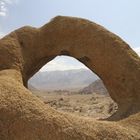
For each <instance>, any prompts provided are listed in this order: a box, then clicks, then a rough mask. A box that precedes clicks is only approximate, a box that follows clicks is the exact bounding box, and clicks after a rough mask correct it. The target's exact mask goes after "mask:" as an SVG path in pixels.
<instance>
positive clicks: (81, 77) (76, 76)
mask: <svg viewBox="0 0 140 140" xmlns="http://www.w3.org/2000/svg"><path fill="white" fill-rule="evenodd" d="M97 79H98V77H97V75H95V74H94V73H93V72H92V71H90V70H87V69H78V70H65V71H46V72H40V71H39V72H38V73H37V74H36V75H34V76H33V77H32V78H31V79H30V80H29V82H28V88H29V89H31V90H41V91H54V90H71V91H73V90H74V91H76V90H80V89H83V88H84V87H86V86H88V85H89V84H91V83H92V82H94V81H95V80H97Z"/></svg>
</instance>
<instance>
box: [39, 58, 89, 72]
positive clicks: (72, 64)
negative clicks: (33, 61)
mask: <svg viewBox="0 0 140 140" xmlns="http://www.w3.org/2000/svg"><path fill="white" fill-rule="evenodd" d="M71 69H88V68H87V67H86V66H85V65H84V64H82V63H81V62H79V61H78V60H76V59H75V58H73V57H68V56H57V57H56V58H55V59H53V60H52V61H50V62H48V63H47V64H46V65H45V66H43V67H42V68H41V69H40V71H55V70H61V71H62V70H71Z"/></svg>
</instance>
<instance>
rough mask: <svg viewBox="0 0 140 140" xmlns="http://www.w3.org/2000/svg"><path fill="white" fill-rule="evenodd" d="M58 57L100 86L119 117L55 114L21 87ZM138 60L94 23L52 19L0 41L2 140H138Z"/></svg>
mask: <svg viewBox="0 0 140 140" xmlns="http://www.w3.org/2000/svg"><path fill="white" fill-rule="evenodd" d="M58 55H69V56H72V57H74V58H76V59H78V60H79V61H81V62H82V63H83V64H85V65H86V66H87V67H89V68H90V69H91V70H92V71H94V72H95V73H96V74H97V75H98V76H99V77H100V78H101V79H102V80H103V82H104V84H105V86H106V88H107V89H108V91H109V94H110V96H111V97H112V99H113V100H114V101H115V102H116V103H117V104H118V106H119V109H118V111H117V112H116V113H115V114H114V115H113V116H111V117H110V118H108V120H110V121H107V120H106V121H101V120H100V121H99V120H94V119H92V118H82V117H81V118H79V117H76V116H72V115H70V114H65V113H61V112H57V111H56V110H54V109H52V108H51V107H49V106H47V107H46V105H45V104H44V103H43V102H42V101H41V100H40V99H38V98H37V97H35V96H34V95H32V94H31V93H30V91H29V90H28V89H26V88H25V87H24V86H23V83H24V85H25V86H26V85H27V81H28V79H29V78H30V77H32V76H33V75H34V74H35V73H36V72H37V71H38V70H39V69H40V68H41V67H42V66H43V65H45V64H46V63H47V62H49V61H50V60H52V59H53V58H54V57H56V56H58ZM139 80H140V58H139V56H138V55H137V54H136V53H135V52H134V51H133V50H132V49H131V48H130V47H129V45H128V44H126V43H125V42H124V41H123V40H122V39H121V38H119V37H118V36H116V35H114V34H113V33H111V32H109V31H108V30H106V29H105V28H103V27H102V26H100V25H97V24H96V23H93V22H90V21H88V20H84V19H80V18H71V17H61V16H58V17H55V18H54V19H53V20H51V21H50V22H49V23H48V24H46V25H44V26H43V27H41V28H38V29H37V28H32V27H23V28H20V29H18V30H16V31H14V32H12V33H11V34H9V35H7V36H5V37H4V38H2V39H1V40H0V139H1V140H39V139H41V140H93V139H97V140H102V139H112V140H114V139H119V140H121V139H122V140H124V139H125V140H127V139H132V140H138V139H140V134H139V132H140V82H139Z"/></svg>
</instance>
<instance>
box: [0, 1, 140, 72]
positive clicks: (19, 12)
mask: <svg viewBox="0 0 140 140" xmlns="http://www.w3.org/2000/svg"><path fill="white" fill-rule="evenodd" d="M57 15H66V16H76V17H82V18H86V19H89V20H92V21H94V22H96V23H99V24H101V25H103V26H105V27H106V28H107V29H109V30H110V31H112V32H114V33H116V34H117V35H119V36H120V37H121V38H122V39H124V40H125V41H126V42H127V43H128V44H130V46H131V47H132V48H135V50H137V51H139V52H140V49H139V48H138V47H140V0H116V1H115V0H39V1H37V0H0V36H4V35H5V34H7V33H9V32H11V31H13V30H15V29H17V28H19V27H21V26H24V25H31V26H35V27H40V26H42V25H43V24H45V23H46V22H48V21H49V20H50V19H51V18H53V17H55V16H57ZM61 60H62V62H63V64H66V65H65V68H67V67H69V68H70V67H71V68H75V66H77V67H83V65H81V64H77V62H76V61H74V59H72V58H69V59H67V58H66V57H62V58H59V57H58V58H56V59H55V61H53V64H56V63H57V66H56V67H60V65H59V63H61V64H62V62H60V61H61ZM49 65H51V66H52V64H51V63H49ZM58 65H59V66H58ZM53 67H55V66H54V65H53ZM63 67H64V66H62V69H63ZM50 69H51V68H50ZM53 69H55V68H53Z"/></svg>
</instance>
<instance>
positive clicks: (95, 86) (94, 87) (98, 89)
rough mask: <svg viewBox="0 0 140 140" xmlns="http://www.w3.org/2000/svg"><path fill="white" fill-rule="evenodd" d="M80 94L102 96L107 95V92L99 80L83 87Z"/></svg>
mask: <svg viewBox="0 0 140 140" xmlns="http://www.w3.org/2000/svg"><path fill="white" fill-rule="evenodd" d="M80 92H81V93H82V94H91V93H97V94H102V95H108V91H107V89H106V87H105V86H104V84H103V81H102V80H101V79H97V80H96V81H94V82H92V83H91V84H90V85H88V86H87V87H84V88H83V89H82V90H81V91H80Z"/></svg>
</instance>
